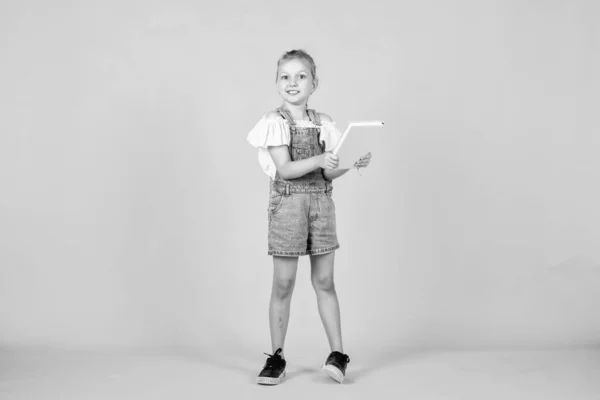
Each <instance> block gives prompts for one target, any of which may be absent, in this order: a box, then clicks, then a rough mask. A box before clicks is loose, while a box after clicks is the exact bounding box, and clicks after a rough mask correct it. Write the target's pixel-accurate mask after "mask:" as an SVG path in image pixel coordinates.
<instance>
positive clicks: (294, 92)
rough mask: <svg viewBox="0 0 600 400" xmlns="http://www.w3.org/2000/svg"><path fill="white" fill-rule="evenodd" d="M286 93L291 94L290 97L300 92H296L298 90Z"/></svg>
mask: <svg viewBox="0 0 600 400" xmlns="http://www.w3.org/2000/svg"><path fill="white" fill-rule="evenodd" d="M287 93H288V94H291V95H296V94H298V93H300V91H298V90H288V91H287Z"/></svg>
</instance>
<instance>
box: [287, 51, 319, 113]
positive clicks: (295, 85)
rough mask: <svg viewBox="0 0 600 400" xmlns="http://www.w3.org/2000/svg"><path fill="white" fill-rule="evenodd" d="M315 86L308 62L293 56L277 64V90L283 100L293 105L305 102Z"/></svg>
mask: <svg viewBox="0 0 600 400" xmlns="http://www.w3.org/2000/svg"><path fill="white" fill-rule="evenodd" d="M316 88H317V82H316V81H315V80H314V79H313V77H312V74H311V73H310V64H308V62H306V61H304V60H302V59H299V58H293V59H291V60H287V61H284V62H283V63H281V65H280V66H279V71H278V74H277V91H278V92H279V95H280V96H281V98H283V100H284V101H286V102H288V103H291V104H295V105H302V104H306V102H307V101H308V98H309V97H310V95H311V94H312V92H313V91H314V90H315V89H316Z"/></svg>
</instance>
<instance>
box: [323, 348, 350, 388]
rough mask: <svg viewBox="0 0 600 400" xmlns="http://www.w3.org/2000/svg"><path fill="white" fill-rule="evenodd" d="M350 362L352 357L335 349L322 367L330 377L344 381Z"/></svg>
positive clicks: (340, 381)
mask: <svg viewBox="0 0 600 400" xmlns="http://www.w3.org/2000/svg"><path fill="white" fill-rule="evenodd" d="M349 362H350V357H348V355H347V354H343V353H340V352H339V351H333V352H331V354H329V357H327V360H326V361H325V364H323V367H322V368H321V369H322V370H323V371H325V373H326V374H327V375H329V377H330V378H331V379H333V380H335V381H337V382H339V383H342V382H343V381H344V377H345V376H346V367H347V366H348V363H349Z"/></svg>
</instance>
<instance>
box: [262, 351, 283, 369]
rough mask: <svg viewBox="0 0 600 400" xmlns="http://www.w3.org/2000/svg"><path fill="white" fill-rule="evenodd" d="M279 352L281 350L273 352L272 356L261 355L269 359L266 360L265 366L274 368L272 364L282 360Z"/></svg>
mask: <svg viewBox="0 0 600 400" xmlns="http://www.w3.org/2000/svg"><path fill="white" fill-rule="evenodd" d="M281 351H282V350H281V349H277V351H275V353H273V354H267V353H263V354H264V355H266V356H269V358H267V363H266V365H265V366H267V367H272V366H274V364H275V363H276V362H279V361H280V360H282V358H281Z"/></svg>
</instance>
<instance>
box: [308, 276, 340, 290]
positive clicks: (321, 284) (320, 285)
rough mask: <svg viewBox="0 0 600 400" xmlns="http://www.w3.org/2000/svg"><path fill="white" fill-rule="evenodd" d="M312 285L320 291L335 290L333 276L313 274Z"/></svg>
mask: <svg viewBox="0 0 600 400" xmlns="http://www.w3.org/2000/svg"><path fill="white" fill-rule="evenodd" d="M312 285H313V287H314V288H315V290H317V291H322V292H333V291H334V290H335V284H334V282H333V276H329V275H325V276H313V277H312Z"/></svg>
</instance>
